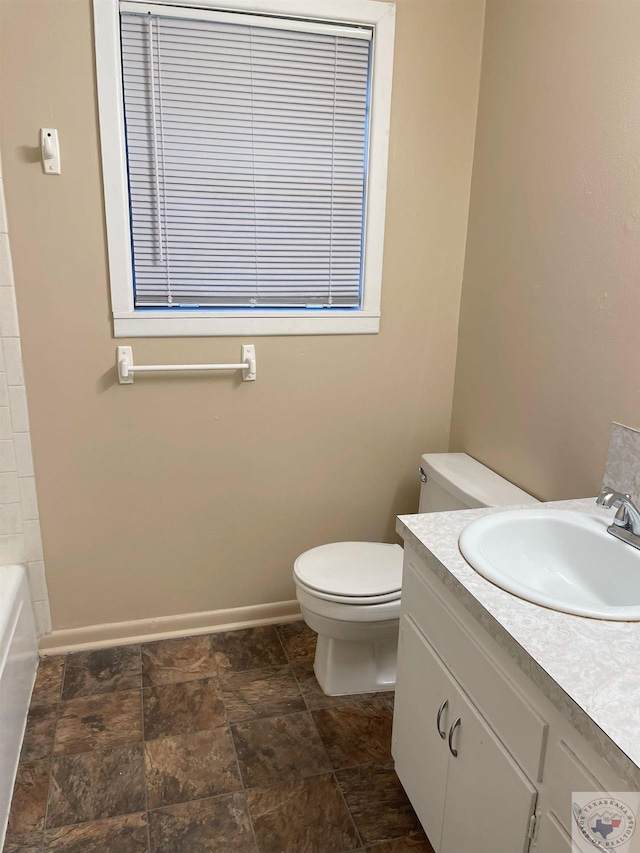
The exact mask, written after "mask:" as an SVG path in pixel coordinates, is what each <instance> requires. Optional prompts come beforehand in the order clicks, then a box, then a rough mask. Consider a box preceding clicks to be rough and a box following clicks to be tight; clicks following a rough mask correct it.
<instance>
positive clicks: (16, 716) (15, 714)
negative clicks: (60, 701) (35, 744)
mask: <svg viewBox="0 0 640 853" xmlns="http://www.w3.org/2000/svg"><path fill="white" fill-rule="evenodd" d="M37 666H38V644H37V639H36V631H35V627H34V623H33V612H32V610H31V599H30V597H29V587H28V586H27V576H26V574H25V570H24V568H23V566H0V850H1V849H2V845H3V842H4V836H5V833H6V828H7V819H8V817H9V806H10V804H11V793H12V791H13V783H14V781H15V776H16V770H17V768H18V759H19V757H20V747H21V746H22V737H23V735H24V727H25V723H26V721H27V712H28V710H29V700H30V699H31V691H32V689H33V682H34V678H35V674H36V669H37Z"/></svg>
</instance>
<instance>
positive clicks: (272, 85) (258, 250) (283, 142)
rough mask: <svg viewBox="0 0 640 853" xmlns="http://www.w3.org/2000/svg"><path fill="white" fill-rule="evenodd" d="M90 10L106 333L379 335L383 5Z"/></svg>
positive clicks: (271, 1)
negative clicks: (108, 300) (336, 16)
mask: <svg viewBox="0 0 640 853" xmlns="http://www.w3.org/2000/svg"><path fill="white" fill-rule="evenodd" d="M194 7H196V8H194ZM94 10H95V30H96V56H97V69H98V94H99V108H100V127H101V142H102V160H103V178H104V188H105V209H106V217H107V237H108V247H109V266H110V277H111V297H112V307H113V314H114V328H115V334H116V336H150V335H163V336H169V335H174V336H175V335H179V336H182V335H239V334H250V335H259V334H339V333H357V332H362V333H371V332H377V331H378V325H379V316H380V279H381V271H382V243H383V235H384V203H385V185H386V162H387V138H388V125H389V105H390V92H391V60H392V44H393V20H394V19H393V11H394V7H393V5H392V4H388V3H380V2H375V0H340V2H338V3H336V2H334V0H305V2H304V3H301V2H300V0H279V2H277V3H276V0H254V2H252V3H251V7H250V8H249V6H248V3H246V2H245V0H238V2H234V0H222V2H217V3H216V4H215V9H214V8H212V3H210V2H207V3H204V2H202V0H201V2H199V3H198V2H197V0H196V2H191V3H190V4H189V6H186V5H179V4H178V3H176V2H167V3H163V4H149V3H147V2H142V0H127V2H124V0H123V2H120V3H119V4H118V3H117V2H116V0H94ZM336 10H339V12H340V15H341V18H340V20H333V19H331V20H329V19H328V17H327V15H328V13H335V11H336ZM302 11H304V14H305V17H301V14H300V13H301V12H302ZM269 13H271V14H269ZM296 13H297V14H296Z"/></svg>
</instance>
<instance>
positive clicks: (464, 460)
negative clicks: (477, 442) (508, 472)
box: [419, 453, 539, 512]
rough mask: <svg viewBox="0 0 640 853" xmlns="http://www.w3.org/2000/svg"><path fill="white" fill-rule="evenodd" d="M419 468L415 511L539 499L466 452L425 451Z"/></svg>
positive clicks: (443, 509) (473, 506) (530, 502)
mask: <svg viewBox="0 0 640 853" xmlns="http://www.w3.org/2000/svg"><path fill="white" fill-rule="evenodd" d="M420 469H421V477H422V478H423V483H422V486H421V488H420V507H419V512H443V511H445V510H450V509H473V508H476V507H483V506H510V505H511V504H537V503H539V501H537V500H536V498H534V497H532V496H531V495H529V494H527V492H523V491H522V489H519V488H518V487H517V486H514V485H513V483H510V482H509V481H508V480H505V479H504V477H501V476H500V475H499V474H496V472H495V471H492V470H491V469H490V468H487V467H486V466H485V465H482V464H481V463H480V462H478V461H477V460H475V459H472V458H471V456H467V454H466V453H425V455H424V456H422V458H421V460H420ZM424 477H426V480H424Z"/></svg>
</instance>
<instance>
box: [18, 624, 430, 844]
mask: <svg viewBox="0 0 640 853" xmlns="http://www.w3.org/2000/svg"><path fill="white" fill-rule="evenodd" d="M314 648H315V635H314V634H313V633H312V632H311V631H310V630H309V629H308V628H307V627H306V625H304V623H302V622H294V623H289V624H286V625H279V626H268V627H262V628H252V629H249V630H243V631H233V632H228V633H223V634H211V635H207V636H200V637H191V638H187V639H177V640H163V641H160V642H156V643H149V644H145V645H142V646H122V647H119V648H113V649H103V650H100V651H95V652H78V653H75V654H70V655H67V656H65V657H50V658H44V659H43V660H42V661H41V663H40V668H39V671H38V677H37V681H36V686H35V689H34V693H33V698H32V702H31V710H30V714H29V721H28V725H27V732H26V735H25V740H24V744H23V749H22V756H21V764H20V768H19V772H18V778H17V781H16V786H15V790H14V796H13V805H12V811H11V816H10V818H9V829H8V836H7V842H6V844H5V848H4V853H212V851H215V853H346V851H359V853H365V851H366V853H433V851H432V848H431V845H430V844H429V842H428V841H427V839H426V837H425V835H424V833H423V832H422V830H421V828H420V825H419V823H418V821H417V819H416V817H415V814H414V812H413V809H412V808H411V805H410V804H409V802H408V800H407V798H406V796H405V794H404V792H403V790H402V787H401V786H400V783H399V782H398V779H397V777H396V775H395V773H394V770H393V764H392V760H391V755H390V742H391V720H392V708H393V694H391V693H377V694H369V695H360V696H351V697H337V698H329V697H327V696H324V694H323V693H322V691H321V690H320V688H319V686H318V683H317V681H316V679H315V677H314V674H313V654H314Z"/></svg>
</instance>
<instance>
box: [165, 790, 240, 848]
mask: <svg viewBox="0 0 640 853" xmlns="http://www.w3.org/2000/svg"><path fill="white" fill-rule="evenodd" d="M149 835H150V837H151V853H256V845H255V841H254V838H253V832H252V830H251V821H250V819H249V814H248V812H247V806H246V802H245V795H244V793H237V794H222V795H221V796H219V797H212V798H210V799H206V800H196V801H194V802H190V803H180V804H179V805H174V806H166V807H165V808H162V809H157V810H156V811H152V812H149Z"/></svg>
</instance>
